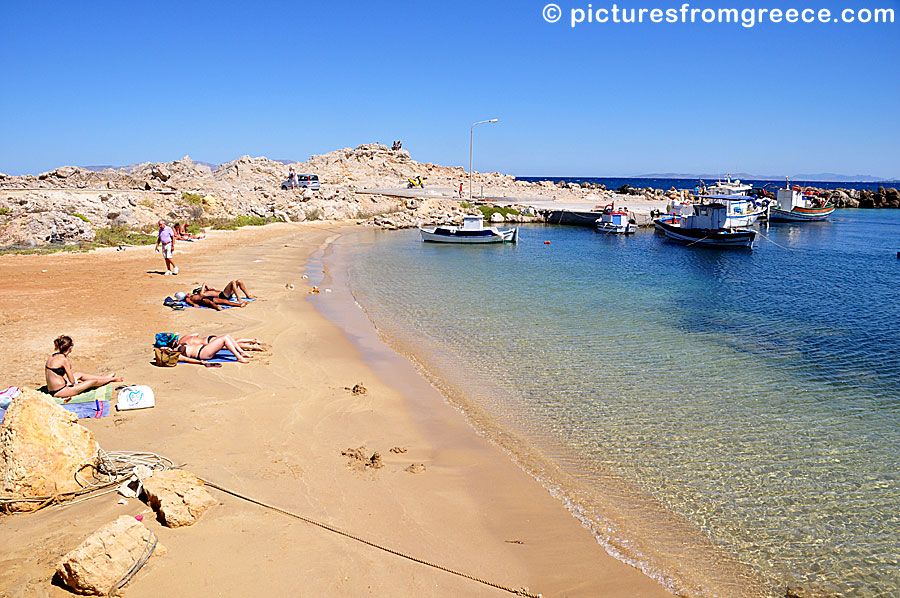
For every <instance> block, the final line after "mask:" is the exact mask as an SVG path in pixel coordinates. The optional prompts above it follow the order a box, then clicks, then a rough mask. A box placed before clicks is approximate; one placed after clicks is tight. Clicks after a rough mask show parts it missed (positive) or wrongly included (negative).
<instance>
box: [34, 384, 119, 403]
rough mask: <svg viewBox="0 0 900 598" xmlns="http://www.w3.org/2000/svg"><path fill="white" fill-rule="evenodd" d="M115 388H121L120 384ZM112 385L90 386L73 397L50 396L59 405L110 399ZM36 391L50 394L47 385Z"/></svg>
mask: <svg viewBox="0 0 900 598" xmlns="http://www.w3.org/2000/svg"><path fill="white" fill-rule="evenodd" d="M116 388H122V385H119V386H118V387H116ZM113 390H114V388H113V385H112V384H107V385H106V386H101V387H100V388H92V389H90V390H86V391H84V392H82V393H80V394H77V395H75V396H74V397H54V396H51V398H52V399H53V400H54V401H56V402H57V404H59V405H71V404H76V403H91V402H93V401H110V400H112V396H113ZM38 392H43V393H47V394H50V393H49V392H47V387H46V386H42V387H40V388H39V389H38Z"/></svg>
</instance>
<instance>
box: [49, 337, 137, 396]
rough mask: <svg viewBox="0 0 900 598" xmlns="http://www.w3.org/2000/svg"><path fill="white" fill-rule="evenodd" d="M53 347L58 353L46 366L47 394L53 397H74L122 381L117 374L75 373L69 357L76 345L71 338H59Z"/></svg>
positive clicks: (54, 354)
mask: <svg viewBox="0 0 900 598" xmlns="http://www.w3.org/2000/svg"><path fill="white" fill-rule="evenodd" d="M53 346H54V347H55V348H56V352H55V353H53V355H51V356H50V357H49V358H48V359H47V363H45V364H44V376H45V378H46V379H47V392H48V393H50V395H51V396H54V397H57V398H69V397H74V396H75V395H77V394H81V393H83V392H84V391H86V390H90V389H92V388H99V387H101V386H105V385H107V384H109V383H110V382H121V381H122V377H120V376H116V373H115V372H113V373H111V374H107V375H106V376H100V375H97V374H86V373H84V372H73V371H72V364H71V362H70V361H69V355H71V353H72V349H73V348H74V346H75V344H74V343H73V342H72V339H71V338H70V337H68V336H66V335H62V336H60V337H58V338H57V339H56V340H54V341H53Z"/></svg>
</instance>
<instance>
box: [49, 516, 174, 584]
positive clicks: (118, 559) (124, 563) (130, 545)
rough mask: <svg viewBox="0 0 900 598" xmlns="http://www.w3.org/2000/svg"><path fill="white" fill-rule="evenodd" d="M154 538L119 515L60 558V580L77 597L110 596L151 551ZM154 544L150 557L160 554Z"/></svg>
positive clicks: (160, 551) (160, 546)
mask: <svg viewBox="0 0 900 598" xmlns="http://www.w3.org/2000/svg"><path fill="white" fill-rule="evenodd" d="M154 542H155V538H154V537H153V534H152V533H151V532H150V530H149V529H147V528H146V527H144V524H143V523H141V522H140V521H138V520H137V519H135V518H134V517H132V516H131V515H121V516H120V517H119V518H118V519H116V520H115V521H112V522H110V523H107V524H106V525H104V526H103V527H101V528H100V529H98V530H97V531H95V532H94V533H93V534H91V535H90V536H88V537H87V538H86V539H85V540H84V542H82V543H81V544H80V545H79V546H78V547H77V548H75V549H74V550H72V551H71V552H70V553H68V554H66V555H65V556H63V557H62V559H61V560H60V562H59V564H58V565H57V568H56V573H57V575H58V576H59V579H60V580H62V582H63V583H65V584H66V585H67V586H69V587H70V588H72V589H73V590H74V591H75V592H77V593H79V594H96V595H98V596H106V595H107V594H109V595H112V594H113V592H112V591H113V590H116V589H118V588H117V587H116V586H117V585H118V583H119V581H120V580H122V578H124V577H125V575H126V574H128V572H129V571H131V568H132V567H134V565H135V564H136V563H137V562H138V561H139V560H140V559H141V558H143V557H144V556H145V552H146V551H148V550H149V549H150V547H154ZM163 552H164V549H163V547H162V545H160V544H158V543H156V544H155V547H154V550H153V554H162V553H163Z"/></svg>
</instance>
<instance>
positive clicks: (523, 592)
mask: <svg viewBox="0 0 900 598" xmlns="http://www.w3.org/2000/svg"><path fill="white" fill-rule="evenodd" d="M200 480H201V481H202V482H203V483H204V484H206V485H207V486H210V487H212V488H215V489H217V490H221V491H222V492H224V493H226V494H230V495H231V496H234V497H236V498H240V499H241V500H245V501H247V502H251V503H253V504H255V505H259V506H261V507H263V508H266V509H271V510H272V511H276V512H278V513H281V514H282V515H287V516H288V517H293V518H294V519H299V520H301V521H304V522H306V523H309V524H310V525H315V526H316V527H320V528H322V529H324V530H327V531H329V532H333V533H335V534H338V535H341V536H344V537H345V538H350V539H351V540H356V541H357V542H361V543H362V544H365V545H367V546H371V547H373V548H377V549H378V550H383V551H384V552H389V553H391V554H393V555H395V556H399V557H401V558H404V559H408V560H410V561H413V562H415V563H419V564H420V565H426V566H428V567H433V568H435V569H439V570H441V571H444V572H446V573H451V574H453V575H458V576H460V577H464V578H466V579H469V580H472V581H476V582H478V583H481V584H484V585H487V586H491V587H493V588H497V589H498V590H503V591H505V592H509V593H510V594H515V595H516V596H526V597H527V598H541V594H534V593H532V592H530V591H529V590H528V589H527V588H524V587H523V588H519V589H516V588H512V587H509V586H505V585H502V584H499V583H495V582H492V581H489V580H486V579H483V578H481V577H476V576H474V575H470V574H468V573H464V572H462V571H458V570H456V569H451V568H450V567H445V566H443V565H439V564H437V563H432V562H431V561H427V560H425V559H421V558H419V557H415V556H412V555H410V554H406V553H404V552H400V551H399V550H394V549H393V548H389V547H387V546H383V545H381V544H378V543H376V542H372V541H371V540H366V539H365V538H360V537H359V536H355V535H353V534H351V533H349V532H345V531H343V530H341V529H339V528H336V527H334V526H332V525H329V524H327V523H321V522H319V521H315V520H313V519H310V518H308V517H304V516H303V515H298V514H296V513H292V512H291V511H288V510H286V509H282V508H281V507H276V506H275V505H270V504H267V503H265V502H263V501H261V500H257V499H255V498H251V497H249V496H246V495H244V494H241V493H239V492H235V491H234V490H229V489H228V488H224V487H222V486H219V485H218V484H215V483H213V482H210V481H209V480H205V479H203V478H200Z"/></svg>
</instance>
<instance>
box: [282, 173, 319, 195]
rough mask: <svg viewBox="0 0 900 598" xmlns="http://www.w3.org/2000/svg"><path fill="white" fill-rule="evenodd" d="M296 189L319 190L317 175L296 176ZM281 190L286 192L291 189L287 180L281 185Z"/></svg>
mask: <svg viewBox="0 0 900 598" xmlns="http://www.w3.org/2000/svg"><path fill="white" fill-rule="evenodd" d="M297 187H299V188H300V189H310V190H312V191H318V190H319V175H317V174H298V175H297ZM281 188H282V189H283V190H287V189H290V188H291V181H290V180H287V181H284V182H283V183H281Z"/></svg>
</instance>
